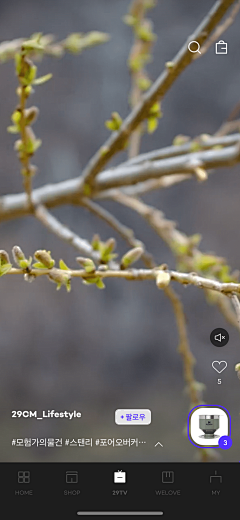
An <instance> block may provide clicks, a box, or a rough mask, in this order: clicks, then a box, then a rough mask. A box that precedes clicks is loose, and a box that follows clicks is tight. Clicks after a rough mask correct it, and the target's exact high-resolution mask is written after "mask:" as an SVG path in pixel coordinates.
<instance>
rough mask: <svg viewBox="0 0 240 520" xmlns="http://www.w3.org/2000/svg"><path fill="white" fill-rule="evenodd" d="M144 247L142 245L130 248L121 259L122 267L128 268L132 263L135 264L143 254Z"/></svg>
mask: <svg viewBox="0 0 240 520" xmlns="http://www.w3.org/2000/svg"><path fill="white" fill-rule="evenodd" d="M143 252H144V251H143V248H142V247H134V248H133V249H130V251H128V252H127V253H126V254H125V255H124V256H123V257H122V259H121V265H120V267H121V269H127V268H128V267H129V266H130V265H132V264H134V263H135V262H137V261H138V260H139V258H141V256H142V254H143Z"/></svg>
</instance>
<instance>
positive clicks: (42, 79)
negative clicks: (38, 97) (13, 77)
mask: <svg viewBox="0 0 240 520" xmlns="http://www.w3.org/2000/svg"><path fill="white" fill-rule="evenodd" d="M51 78H52V74H51V73H49V74H45V76H41V77H40V78H37V79H35V80H34V81H33V85H42V84H43V83H46V81H49V80H50V79H51Z"/></svg>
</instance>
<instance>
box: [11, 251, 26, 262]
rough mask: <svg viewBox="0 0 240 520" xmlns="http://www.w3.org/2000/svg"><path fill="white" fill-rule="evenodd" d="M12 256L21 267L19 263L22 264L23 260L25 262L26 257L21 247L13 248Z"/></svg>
mask: <svg viewBox="0 0 240 520" xmlns="http://www.w3.org/2000/svg"><path fill="white" fill-rule="evenodd" d="M12 254H13V259H14V262H16V264H17V265H19V262H21V261H22V260H25V255H24V253H23V252H22V250H21V248H20V247H19V246H14V247H13V249H12Z"/></svg>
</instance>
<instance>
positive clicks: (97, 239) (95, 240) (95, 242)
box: [91, 235, 101, 251]
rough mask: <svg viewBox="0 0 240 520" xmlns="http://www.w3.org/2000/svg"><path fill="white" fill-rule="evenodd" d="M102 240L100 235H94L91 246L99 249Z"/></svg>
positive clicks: (96, 249)
mask: <svg viewBox="0 0 240 520" xmlns="http://www.w3.org/2000/svg"><path fill="white" fill-rule="evenodd" d="M100 245H101V240H100V236H99V235H93V238H92V243H91V246H92V248H93V249H94V251H99V248H100Z"/></svg>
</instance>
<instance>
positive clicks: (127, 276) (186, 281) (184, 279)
mask: <svg viewBox="0 0 240 520" xmlns="http://www.w3.org/2000/svg"><path fill="white" fill-rule="evenodd" d="M158 271H159V268H155V269H129V270H126V271H124V270H117V269H116V270H114V269H112V270H110V269H108V270H107V271H96V272H95V273H94V276H97V277H99V278H119V279H122V280H131V281H142V280H156V276H157V273H158ZM49 272H50V270H49V269H32V271H31V273H32V274H34V276H37V277H38V276H44V275H48V274H49ZM22 273H23V271H22V269H15V268H12V269H10V271H8V273H7V275H13V274H22ZM66 273H68V274H69V275H70V276H72V277H73V278H85V277H87V276H89V277H90V278H91V277H92V274H90V275H89V274H88V273H86V272H85V271H83V270H75V269H73V270H72V269H69V270H68V271H66ZM168 273H169V275H170V279H171V280H172V281H175V282H178V283H179V284H181V285H185V286H187V285H190V286H191V285H193V286H195V287H198V288H199V289H211V291H217V292H220V293H222V294H226V295H228V296H229V295H232V294H234V293H237V294H240V283H233V282H229V283H222V282H218V281H217V280H212V279H210V278H204V277H203V276H199V275H197V274H196V273H181V272H178V271H171V270H169V271H168Z"/></svg>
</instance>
